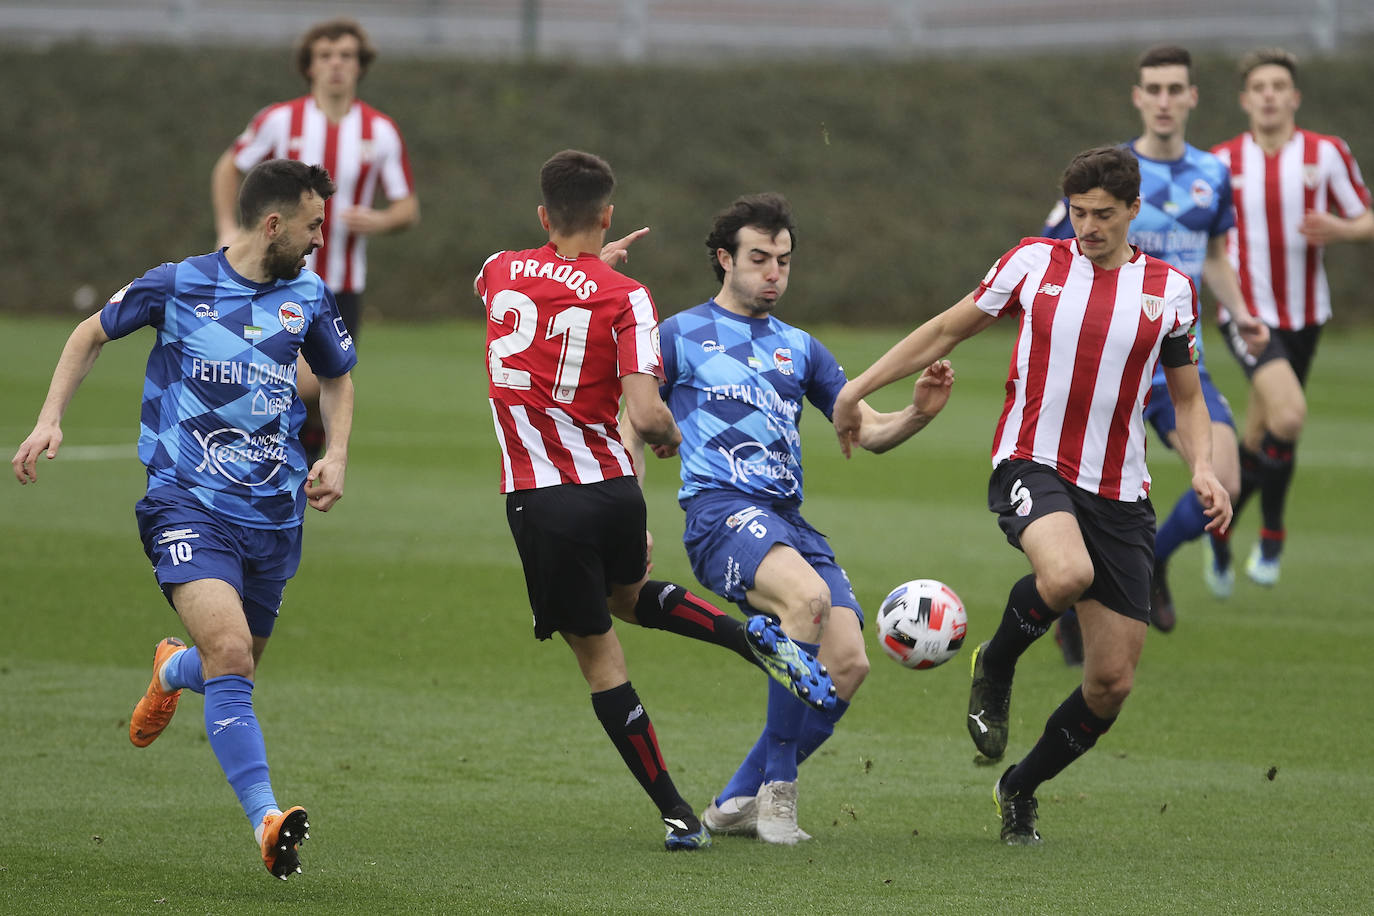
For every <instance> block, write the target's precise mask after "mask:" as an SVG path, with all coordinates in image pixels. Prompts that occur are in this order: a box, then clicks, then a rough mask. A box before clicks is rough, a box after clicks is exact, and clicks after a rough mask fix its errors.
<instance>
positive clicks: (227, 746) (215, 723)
mask: <svg viewBox="0 0 1374 916" xmlns="http://www.w3.org/2000/svg"><path fill="white" fill-rule="evenodd" d="M181 654H182V655H189V654H190V652H183V653H181ZM188 686H189V685H188ZM204 688H205V734H206V735H207V736H209V738H210V749H211V750H213V751H214V752H215V757H216V758H217V759H218V760H219V765H220V767H221V768H223V770H224V775H225V778H227V779H228V780H229V785H230V786H232V787H233V789H234V794H235V795H237V796H238V799H239V804H240V805H242V806H243V813H244V814H245V815H247V816H248V821H249V823H251V824H252V825H253V827H254V828H255V829H256V828H257V826H258V824H259V823H261V822H262V818H263V815H265V814H267V812H268V811H272V810H280V809H278V808H277V799H276V796H274V795H273V794H272V783H271V782H270V781H269V780H268V775H267V745H266V744H264V743H263V740H262V729H261V728H259V727H258V718H257V716H256V715H254V713H253V682H252V681H250V680H248V678H246V677H241V676H240V675H237V674H226V675H223V676H221V677H214V678H210V679H209V680H208V681H205V682H204Z"/></svg>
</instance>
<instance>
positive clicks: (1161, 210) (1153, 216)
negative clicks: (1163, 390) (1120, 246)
mask: <svg viewBox="0 0 1374 916" xmlns="http://www.w3.org/2000/svg"><path fill="white" fill-rule="evenodd" d="M1128 146H1129V148H1130V150H1131V152H1133V153H1135V157H1136V159H1137V160H1139V162H1140V212H1139V213H1138V214H1136V218H1135V219H1133V220H1131V231H1130V235H1129V237H1128V241H1129V242H1130V243H1131V244H1132V245H1137V246H1139V247H1140V248H1141V249H1142V250H1143V251H1144V252H1145V253H1146V254H1148V255H1152V256H1154V257H1156V258H1159V259H1160V260H1161V261H1167V262H1168V263H1169V264H1170V265H1171V266H1173V267H1177V268H1178V269H1179V270H1181V271H1183V272H1184V273H1185V274H1187V275H1188V277H1189V278H1190V279H1191V280H1192V281H1193V291H1194V292H1195V293H1200V291H1201V290H1202V266H1203V264H1204V262H1205V261H1206V260H1207V245H1208V243H1209V242H1210V241H1211V240H1212V239H1213V238H1216V237H1217V236H1220V235H1225V234H1226V232H1227V230H1229V229H1230V228H1231V227H1232V226H1234V225H1235V224H1236V211H1235V206H1234V204H1233V203H1232V201H1231V172H1230V170H1229V169H1227V168H1226V166H1225V165H1224V164H1223V163H1222V161H1221V160H1220V159H1218V158H1217V157H1216V156H1213V155H1212V154H1211V153H1208V152H1205V151H1203V150H1200V149H1198V148H1197V147H1195V146H1189V145H1188V144H1184V148H1183V156H1182V157H1181V158H1179V159H1175V160H1173V161H1171V162H1163V161H1160V160H1157V159H1149V158H1147V157H1145V156H1142V155H1140V153H1139V152H1136V149H1135V144H1134V142H1132V143H1131V144H1128ZM1045 236H1046V237H1047V238H1052V239H1067V238H1073V226H1072V225H1071V224H1070V222H1069V214H1068V208H1067V206H1066V204H1065V202H1064V201H1060V202H1059V204H1058V205H1057V206H1056V207H1055V208H1054V210H1053V211H1052V212H1051V213H1050V215H1049V217H1048V219H1047V220H1046V224H1045ZM1199 327H1201V322H1199ZM1197 357H1198V371H1199V372H1203V373H1205V372H1206V371H1207V370H1206V368H1205V366H1204V364H1203V361H1202V335H1201V334H1198V335H1197ZM1152 381H1153V384H1155V385H1162V384H1164V367H1163V366H1159V365H1157V366H1155V374H1154V379H1153V380H1152Z"/></svg>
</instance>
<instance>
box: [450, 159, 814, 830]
mask: <svg viewBox="0 0 1374 916" xmlns="http://www.w3.org/2000/svg"><path fill="white" fill-rule="evenodd" d="M539 183H540V187H541V190H542V191H543V197H544V203H543V204H542V205H541V206H540V207H539V220H540V223H541V224H542V225H543V227H544V228H545V229H546V230H547V231H548V233H549V243H548V244H547V245H545V246H543V247H542V248H534V249H529V250H525V251H501V252H497V253H496V254H494V255H492V256H491V257H490V258H488V259H487V261H486V263H485V264H484V265H483V266H482V270H481V272H480V273H479V274H478V275H477V280H476V283H475V289H476V292H477V295H478V296H479V297H481V299H482V302H483V303H484V305H485V306H486V311H487V369H488V373H489V378H490V387H489V395H490V401H491V411H492V420H493V422H494V425H495V428H496V438H497V440H498V441H499V443H500V445H501V492H503V493H505V494H506V518H507V520H508V522H509V523H510V529H511V534H512V535H513V536H514V538H515V544H516V547H517V549H518V550H519V553H520V560H521V563H522V565H523V567H524V571H525V585H526V589H527V591H528V594H529V602H530V607H531V608H532V609H533V611H534V635H535V636H536V637H537V638H538V639H541V640H543V639H548V638H550V637H551V636H552V635H553V634H554V633H558V634H559V635H561V636H562V637H563V639H564V640H565V641H566V642H567V643H568V645H569V647H570V648H571V649H572V651H573V654H574V656H576V658H577V662H578V666H579V668H580V669H581V671H582V675H583V677H584V678H585V679H586V681H587V685H588V686H589V687H590V688H591V691H592V696H591V700H592V708H593V710H594V711H595V712H596V716H597V719H598V720H600V722H601V725H602V727H603V728H604V729H605V731H606V734H607V736H608V737H609V738H610V739H611V743H612V744H614V745H615V747H616V749H617V750H618V751H619V752H620V755H621V758H622V759H623V760H624V761H625V764H626V766H628V767H629V768H630V771H631V772H632V773H633V774H634V776H635V778H636V779H637V780H638V781H639V783H640V785H641V787H642V788H643V789H644V791H645V792H646V793H647V794H648V795H649V797H650V798H651V799H652V800H653V802H654V804H655V805H656V806H657V807H658V809H659V813H660V815H661V816H662V818H663V823H664V825H665V826H666V828H667V836H666V838H665V840H664V845H665V846H666V847H667V848H668V849H669V850H679V849H685V850H690V849H697V848H700V847H702V846H708V845H710V842H711V836H710V832H709V831H708V830H707V829H706V828H704V827H703V826H702V824H701V822H700V820H698V819H697V816H696V815H695V814H694V813H693V811H692V808H691V806H690V805H688V804H687V802H686V801H684V800H683V798H682V796H681V795H679V794H678V791H677V788H676V787H675V786H674V784H673V781H672V778H671V777H670V776H669V775H668V770H667V766H666V765H665V764H664V762H663V756H662V754H661V753H660V751H659V746H658V739H657V737H656V736H655V734H654V728H653V725H652V723H651V722H650V720H649V715H648V713H646V712H645V710H644V706H643V705H642V704H641V702H640V700H639V696H638V694H637V693H636V692H635V689H634V687H633V686H632V685H631V684H630V681H629V674H628V671H627V668H626V665H625V656H624V653H623V651H622V650H621V646H620V641H619V639H618V638H617V637H616V633H615V630H614V629H613V628H612V625H611V618H612V616H615V617H619V618H621V619H622V620H625V621H628V622H630V623H637V624H639V625H640V626H645V627H651V628H654V629H663V630H668V631H669V632H673V633H677V634H679V635H684V636H690V637H692V638H695V639H701V640H704V641H707V642H712V643H715V644H717V645H720V646H723V647H725V648H728V649H732V650H733V651H735V652H737V653H738V654H739V655H740V656H741V657H743V658H745V659H746V660H748V661H750V662H752V663H754V664H756V665H758V666H759V667H760V668H762V669H763V670H764V671H765V672H767V673H768V674H769V675H770V676H771V677H773V678H774V679H775V680H777V681H779V682H780V683H783V684H785V685H786V686H787V689H788V690H789V691H790V692H791V694H792V695H793V696H794V697H796V698H799V699H804V700H806V701H807V702H809V703H811V704H812V705H814V706H815V707H817V708H822V709H831V710H833V709H834V707H835V696H834V687H833V686H832V685H831V682H830V677H829V675H827V674H826V672H825V669H824V667H823V666H822V665H820V663H819V662H817V661H816V659H815V658H814V657H812V656H810V655H808V654H805V653H802V652H801V651H799V650H798V649H797V647H796V645H794V644H793V643H792V641H791V640H790V639H788V638H787V636H786V634H784V633H783V631H782V630H781V629H780V628H779V627H778V626H777V625H776V624H773V623H771V622H770V621H768V619H767V618H765V617H762V616H758V617H754V618H751V619H750V621H749V622H748V624H747V626H746V624H744V623H741V622H740V621H738V620H736V619H735V618H733V617H730V616H729V615H727V614H724V613H722V612H721V611H720V610H718V609H717V608H715V607H713V606H711V605H710V604H708V603H707V602H705V601H702V600H701V599H700V598H698V597H696V596H695V595H692V594H691V593H690V592H688V591H687V590H686V589H684V588H682V587H681V586H679V585H675V584H673V583H671V582H662V581H654V580H650V579H649V573H648V544H647V530H646V527H645V522H646V510H645V505H644V495H643V493H642V492H641V490H640V487H639V481H638V478H637V477H636V475H635V466H634V463H633V461H632V459H631V456H630V453H629V451H627V449H626V447H625V444H624V442H623V441H622V438H621V432H620V429H619V427H618V424H617V422H616V414H617V408H618V405H619V403H620V400H621V396H622V394H623V396H624V399H625V403H626V415H627V417H628V421H629V422H630V423H632V424H633V425H634V427H635V429H636V430H637V431H638V434H639V436H640V437H641V438H642V439H644V440H645V441H647V442H649V443H650V444H651V445H653V446H654V450H655V452H656V453H657V454H658V455H659V456H660V457H667V456H670V455H673V454H676V452H677V446H678V444H679V443H680V442H681V440H682V437H681V434H680V433H679V432H678V428H677V425H676V424H675V423H674V422H673V416H672V414H670V413H669V412H668V408H667V407H665V406H664V404H663V402H662V401H660V400H659V397H658V379H659V378H660V377H661V376H662V374H663V366H662V359H661V357H660V355H659V349H658V327H657V326H658V314H657V312H656V310H655V309H654V303H653V300H652V298H650V296H649V291H648V290H647V289H645V288H644V287H643V286H642V285H641V284H639V283H636V282H635V281H634V280H631V279H629V278H627V277H625V276H623V275H621V274H619V273H617V272H616V271H615V270H614V269H613V268H612V267H610V266H609V264H608V263H603V261H602V260H601V258H600V257H598V252H601V253H602V256H604V257H606V258H607V260H608V261H614V260H617V259H618V258H619V257H621V256H623V255H624V247H623V245H624V244H628V241H630V240H632V239H633V238H634V237H635V236H636V235H638V233H635V234H632V235H631V236H627V237H626V239H622V240H621V241H620V242H619V243H612V245H610V246H606V247H605V248H604V249H603V241H604V238H605V233H606V229H607V228H608V227H609V226H610V222H611V212H612V209H613V208H612V206H611V203H610V198H611V193H612V191H613V190H614V187H615V178H614V176H613V174H612V173H611V168H610V166H609V165H607V164H606V163H605V161H603V160H602V159H600V158H598V157H596V156H593V155H590V154H588V153H584V152H579V151H577V150H564V151H562V152H560V153H558V154H556V155H554V156H553V157H552V158H550V159H549V160H548V161H547V162H546V163H544V166H543V168H542V169H541V171H540V175H539Z"/></svg>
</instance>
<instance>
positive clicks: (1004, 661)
mask: <svg viewBox="0 0 1374 916" xmlns="http://www.w3.org/2000/svg"><path fill="white" fill-rule="evenodd" d="M1058 616H1059V614H1058V613H1057V612H1055V611H1052V610H1050V606H1049V605H1048V604H1046V603H1045V599H1044V598H1042V597H1041V596H1040V592H1039V591H1038V590H1037V589H1036V587H1035V574H1034V573H1029V574H1027V575H1025V576H1023V577H1022V578H1021V579H1019V580H1018V581H1017V583H1016V584H1015V585H1013V586H1012V587H1011V592H1010V594H1008V596H1007V607H1006V610H1004V611H1003V612H1002V622H1001V624H999V625H998V627H997V632H996V633H994V634H993V635H992V640H991V641H990V642H989V643H988V647H987V648H986V649H985V650H983V670H984V671H986V672H987V673H988V674H989V675H991V676H992V677H993V678H994V679H996V680H998V681H1009V680H1011V678H1012V675H1013V674H1014V673H1015V671H1016V660H1017V659H1019V658H1020V657H1021V654H1022V653H1023V652H1025V651H1026V650H1027V649H1029V648H1030V646H1031V643H1033V642H1035V641H1036V640H1037V639H1039V638H1040V637H1041V636H1044V635H1045V634H1046V633H1047V632H1048V631H1049V629H1050V627H1051V626H1052V625H1053V624H1054V619H1055V618H1056V617H1058Z"/></svg>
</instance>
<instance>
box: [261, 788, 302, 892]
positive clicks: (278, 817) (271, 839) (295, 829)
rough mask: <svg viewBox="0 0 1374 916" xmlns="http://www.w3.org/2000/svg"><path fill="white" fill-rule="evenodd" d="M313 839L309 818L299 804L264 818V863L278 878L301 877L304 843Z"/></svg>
mask: <svg viewBox="0 0 1374 916" xmlns="http://www.w3.org/2000/svg"><path fill="white" fill-rule="evenodd" d="M308 839H310V816H309V815H308V814H306V813H305V809H304V808H302V807H301V806H300V805H296V806H294V807H291V808H287V809H286V810H285V811H283V812H281V813H280V814H269V815H267V816H266V817H264V818H263V819H262V864H263V865H266V866H267V870H268V871H270V872H271V873H272V876H273V877H275V878H280V879H282V880H283V881H285V880H286V876H287V875H292V874H297V875H298V874H300V872H301V857H300V855H299V853H298V851H297V850H298V849H299V847H300V845H301V843H303V842H305V841H306V840H308Z"/></svg>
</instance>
